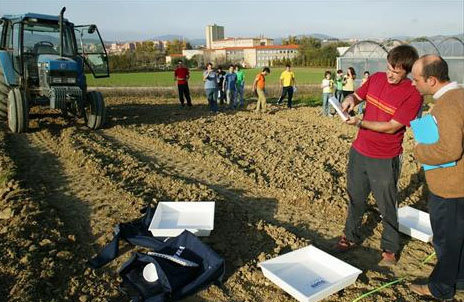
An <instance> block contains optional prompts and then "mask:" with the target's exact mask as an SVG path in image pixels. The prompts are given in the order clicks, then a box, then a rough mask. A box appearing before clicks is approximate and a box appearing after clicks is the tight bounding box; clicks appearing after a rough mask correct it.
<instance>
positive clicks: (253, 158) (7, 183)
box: [0, 97, 464, 302]
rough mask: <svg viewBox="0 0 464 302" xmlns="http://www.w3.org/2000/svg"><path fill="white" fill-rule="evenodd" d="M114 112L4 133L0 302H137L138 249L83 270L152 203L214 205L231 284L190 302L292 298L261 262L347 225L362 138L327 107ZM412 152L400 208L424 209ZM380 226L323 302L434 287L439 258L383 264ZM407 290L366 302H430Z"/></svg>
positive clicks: (45, 120) (368, 218)
mask: <svg viewBox="0 0 464 302" xmlns="http://www.w3.org/2000/svg"><path fill="white" fill-rule="evenodd" d="M106 101H107V103H108V107H109V112H108V113H109V114H108V117H109V124H108V126H107V127H106V128H105V129H103V130H99V131H95V132H93V131H89V130H87V129H85V128H84V127H82V126H81V125H76V124H75V123H71V122H67V121H65V120H64V119H62V118H61V117H60V116H58V115H53V114H48V115H47V116H40V117H38V116H35V117H34V118H33V119H32V120H31V124H30V127H31V132H30V133H28V134H21V135H12V134H5V133H4V132H2V133H1V134H0V135H1V137H0V147H1V148H0V163H1V174H0V176H1V178H0V183H1V186H0V197H1V199H0V300H2V299H3V300H2V301H65V300H69V301H81V302H83V301H128V298H127V297H125V296H124V295H123V294H122V293H121V292H120V291H119V290H118V285H119V281H118V280H117V274H116V270H117V268H119V267H120V265H121V264H122V263H123V262H124V261H125V260H126V259H127V258H128V257H129V256H130V251H131V250H129V249H128V248H125V249H123V252H124V254H123V256H121V257H120V258H119V259H118V260H116V261H114V262H113V263H111V264H110V265H108V266H107V267H105V268H103V269H100V270H96V271H94V270H91V269H89V268H87V267H86V265H85V263H86V261H87V260H88V259H89V258H90V257H91V256H92V255H94V254H95V253H96V252H97V251H99V249H100V248H101V247H102V246H103V245H104V244H105V243H107V242H108V241H109V240H110V239H111V238H112V229H113V226H114V225H115V224H117V223H119V222H123V221H128V220H132V219H134V218H137V217H139V216H140V213H139V210H140V209H141V208H143V207H144V205H146V204H147V203H151V204H153V205H154V204H156V202H157V201H163V200H191V201H200V200H204V201H207V200H214V201H216V217H215V229H214V231H213V232H212V234H211V236H210V237H209V238H205V239H203V240H204V242H206V243H207V244H209V245H210V246H211V247H212V248H213V249H214V250H215V251H217V252H218V253H219V254H220V255H222V256H223V257H224V258H225V260H226V275H225V278H224V285H223V287H222V288H220V287H217V286H211V287H209V288H208V289H206V290H204V291H202V292H200V293H199V294H197V295H196V296H194V297H191V298H188V299H186V301H188V302H199V301H211V302H212V301H250V302H251V301H293V299H292V298H291V297H290V296H289V295H287V294H286V293H285V292H284V291H282V290H280V289H279V288H278V287H276V286H274V285H273V284H272V283H271V282H270V281H268V280H267V279H266V278H265V277H264V276H263V275H262V273H261V271H260V269H259V268H258V267H257V263H258V262H260V261H263V260H265V259H269V258H273V257H275V256H277V255H279V254H282V253H286V252H288V251H291V250H293V249H298V248H301V247H304V246H306V245H308V244H314V245H315V246H316V247H318V248H321V249H323V250H325V251H328V252H331V249H332V247H333V245H334V244H335V243H336V240H337V238H338V236H340V235H341V234H342V231H343V225H344V221H345V217H346V200H347V194H346V190H345V186H346V180H345V167H346V164H347V154H348V150H349V147H350V144H351V142H352V140H353V137H354V135H355V129H354V128H352V127H347V126H345V125H343V124H342V123H341V122H340V121H339V119H338V118H324V117H321V116H320V115H319V112H320V108H319V107H316V108H309V107H299V108H297V109H294V110H287V109H282V108H277V107H273V109H272V111H271V113H268V114H261V115H257V114H255V113H254V112H252V111H251V109H253V107H254V104H251V105H249V106H248V110H245V111H239V112H230V111H228V112H226V113H220V114H217V115H213V114H210V113H209V112H208V110H207V107H206V103H205V102H204V101H202V100H194V103H195V106H193V108H181V107H180V106H179V105H178V103H177V102H176V101H175V100H173V99H171V100H164V101H163V100H160V99H154V98H143V97H137V98H135V97H134V98H130V97H111V98H107V99H106ZM412 144H413V143H412V139H411V134H410V133H409V132H408V135H407V140H406V143H405V153H404V157H403V169H402V175H401V180H400V188H401V190H400V191H401V192H400V201H401V205H414V206H415V207H418V208H420V209H425V198H426V188H425V186H424V178H423V174H422V172H420V170H419V166H418V164H417V163H416V162H415V161H414V159H413V157H412V156H411V152H410V151H411V148H412ZM379 222H380V217H379V213H378V211H377V209H376V207H375V206H373V202H372V200H371V201H370V206H369V209H368V211H367V213H366V215H365V225H364V229H363V232H364V235H365V236H366V238H367V239H366V240H365V241H364V243H363V245H362V247H360V248H358V249H356V250H353V251H350V252H348V253H346V254H343V255H339V256H338V257H339V258H341V259H342V260H344V261H346V262H348V263H350V264H352V265H354V266H356V267H358V268H359V269H361V270H362V271H363V274H362V275H361V276H360V277H359V278H358V280H357V282H356V283H355V285H353V286H351V287H349V288H347V289H345V290H344V291H341V292H339V293H338V294H335V295H332V296H331V297H329V298H327V299H326V301H333V302H335V301H352V300H353V299H355V298H356V297H358V296H359V295H361V294H363V293H364V292H367V291H369V290H372V289H374V288H376V287H378V286H380V285H381V284H383V283H385V282H389V281H393V280H395V279H396V278H397V277H400V276H407V280H414V279H415V278H417V277H426V276H428V274H429V273H430V271H431V269H432V268H433V264H434V262H435V259H433V260H432V261H431V262H430V263H429V264H425V265H423V266H421V262H422V260H423V259H424V258H426V257H427V256H428V255H430V254H431V253H432V252H433V248H432V247H431V245H429V244H425V243H422V242H420V241H417V240H411V239H410V238H409V237H406V236H403V237H402V243H403V245H404V248H403V251H402V253H401V258H400V261H399V264H398V266H397V267H396V268H395V269H394V270H389V269H384V268H380V267H378V266H377V262H378V261H379V260H380V251H379V245H380V231H381V225H380V223H379ZM132 251H134V250H132ZM302 277H303V276H302ZM407 284H408V282H401V283H399V284H397V285H395V286H393V287H391V288H388V289H385V290H383V291H381V292H379V293H376V294H374V295H373V296H371V297H369V298H366V299H364V300H362V301H421V300H420V299H418V298H417V296H414V295H413V294H411V293H410V292H409V291H408V289H407ZM460 295H461V296H460V299H463V298H464V295H463V294H460Z"/></svg>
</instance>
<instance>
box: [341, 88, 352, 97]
mask: <svg viewBox="0 0 464 302" xmlns="http://www.w3.org/2000/svg"><path fill="white" fill-rule="evenodd" d="M352 93H354V91H348V90H343V98H346V97H347V96H349V95H350V94H352Z"/></svg>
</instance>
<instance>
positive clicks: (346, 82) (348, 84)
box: [343, 67, 356, 98]
mask: <svg viewBox="0 0 464 302" xmlns="http://www.w3.org/2000/svg"><path fill="white" fill-rule="evenodd" d="M355 79H356V71H354V68H353V67H348V70H347V71H346V75H345V77H344V78H343V98H345V97H346V96H348V95H350V94H353V93H354V80H355Z"/></svg>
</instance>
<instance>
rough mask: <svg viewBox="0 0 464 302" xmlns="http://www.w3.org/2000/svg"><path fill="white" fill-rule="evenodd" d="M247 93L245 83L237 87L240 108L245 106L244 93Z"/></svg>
mask: <svg viewBox="0 0 464 302" xmlns="http://www.w3.org/2000/svg"><path fill="white" fill-rule="evenodd" d="M244 91H245V83H242V84H239V85H237V94H236V98H237V102H238V101H240V103H239V104H240V107H243V106H245V98H244V97H243V93H244Z"/></svg>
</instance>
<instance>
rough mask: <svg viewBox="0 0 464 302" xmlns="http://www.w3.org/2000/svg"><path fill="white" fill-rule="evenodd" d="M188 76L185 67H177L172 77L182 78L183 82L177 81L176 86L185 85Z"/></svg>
mask: <svg viewBox="0 0 464 302" xmlns="http://www.w3.org/2000/svg"><path fill="white" fill-rule="evenodd" d="M189 74H190V72H189V70H188V68H185V67H177V68H176V70H174V76H175V77H176V78H183V79H185V80H177V84H187V80H186V79H187V76H188V75H189Z"/></svg>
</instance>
